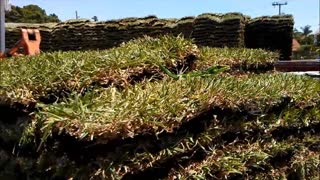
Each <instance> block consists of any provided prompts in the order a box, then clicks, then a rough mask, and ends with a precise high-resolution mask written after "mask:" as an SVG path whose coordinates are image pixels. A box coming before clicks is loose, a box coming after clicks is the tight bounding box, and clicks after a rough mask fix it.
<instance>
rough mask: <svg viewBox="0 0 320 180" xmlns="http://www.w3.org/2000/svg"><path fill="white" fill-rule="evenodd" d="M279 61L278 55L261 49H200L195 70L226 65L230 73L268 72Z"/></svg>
mask: <svg viewBox="0 0 320 180" xmlns="http://www.w3.org/2000/svg"><path fill="white" fill-rule="evenodd" d="M278 59H279V54H278V53H275V52H270V51H266V50H262V49H255V50H252V49H246V48H209V47H203V48H200V55H199V60H198V61H197V63H196V68H197V69H207V68H208V67H211V66H212V65H228V66H230V68H231V72H232V71H258V72H259V71H261V72H265V71H270V70H273V69H274V63H275V62H276V61H277V60H278Z"/></svg>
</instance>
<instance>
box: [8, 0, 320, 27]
mask: <svg viewBox="0 0 320 180" xmlns="http://www.w3.org/2000/svg"><path fill="white" fill-rule="evenodd" d="M274 1H278V2H285V1H284V0H11V1H10V2H11V4H13V5H18V6H24V5H27V4H37V5H39V6H40V7H42V8H43V9H45V10H46V12H47V13H48V14H50V13H55V14H57V15H58V16H59V18H60V19H62V20H67V19H73V18H75V11H76V10H77V11H78V14H79V16H80V17H81V18H91V17H93V16H94V15H96V16H97V17H98V19H99V20H109V19H119V18H124V17H143V16H147V15H156V16H158V17H160V18H180V17H184V16H196V15H199V14H201V13H206V12H212V13H225V12H241V13H243V14H245V15H249V16H251V17H258V16H262V15H276V14H277V13H278V8H274V7H273V6H272V5H271V4H272V2H274ZM319 1H320V0H287V2H288V5H287V6H284V7H283V12H284V13H287V14H293V15H294V18H295V23H296V27H297V28H299V29H300V27H301V26H305V25H311V26H312V29H313V30H316V29H318V24H319Z"/></svg>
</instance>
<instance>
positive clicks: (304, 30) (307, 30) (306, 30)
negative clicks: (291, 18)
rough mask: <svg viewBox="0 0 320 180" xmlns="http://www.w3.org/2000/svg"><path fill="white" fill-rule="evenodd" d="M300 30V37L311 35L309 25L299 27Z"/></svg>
mask: <svg viewBox="0 0 320 180" xmlns="http://www.w3.org/2000/svg"><path fill="white" fill-rule="evenodd" d="M300 29H301V30H302V35H303V36H304V37H307V36H308V35H309V34H311V33H312V30H311V26H310V25H306V26H304V27H300Z"/></svg>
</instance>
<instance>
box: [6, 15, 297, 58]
mask: <svg viewBox="0 0 320 180" xmlns="http://www.w3.org/2000/svg"><path fill="white" fill-rule="evenodd" d="M249 19H250V18H249V17H247V16H244V15H242V14H239V13H227V14H210V13H206V14H202V15H199V16H197V17H184V18H181V19H178V20H177V19H159V18H157V17H156V16H147V17H144V18H125V19H120V20H110V21H105V22H97V23H96V22H90V21H89V20H86V19H82V20H69V21H66V22H63V23H59V24H45V25H39V24H12V23H10V24H8V26H7V34H6V40H7V46H8V47H11V46H13V45H14V43H15V42H16V41H17V40H18V39H20V37H21V36H20V30H19V27H33V28H39V27H40V31H41V35H42V43H41V50H42V51H58V50H61V51H68V50H97V49H108V48H112V47H117V46H119V45H120V44H121V43H124V42H128V41H129V40H131V39H134V38H140V37H143V36H144V35H148V36H152V37H156V36H159V35H165V34H173V35H175V36H178V35H182V36H183V37H185V38H193V39H194V40H195V43H196V44H197V45H199V46H209V47H247V48H263V49H269V50H272V51H281V59H289V58H290V56H291V51H292V50H291V44H292V41H291V39H292V33H293V23H294V22H293V18H292V16H275V17H260V18H255V19H252V20H250V21H249Z"/></svg>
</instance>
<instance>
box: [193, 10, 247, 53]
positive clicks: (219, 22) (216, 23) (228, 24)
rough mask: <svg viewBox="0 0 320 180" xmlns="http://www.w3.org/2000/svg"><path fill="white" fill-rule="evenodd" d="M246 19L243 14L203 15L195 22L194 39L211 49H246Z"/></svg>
mask: <svg viewBox="0 0 320 180" xmlns="http://www.w3.org/2000/svg"><path fill="white" fill-rule="evenodd" d="M245 23H246V17H245V16H243V15H242V14H232V13H230V14H224V15H217V14H202V15H199V16H198V17H197V18H196V19H195V20H194V30H193V33H192V38H194V39H195V42H196V44H198V45H202V46H210V47H244V33H245V32H244V30H245Z"/></svg>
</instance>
